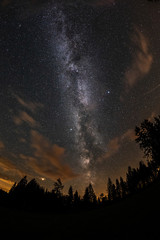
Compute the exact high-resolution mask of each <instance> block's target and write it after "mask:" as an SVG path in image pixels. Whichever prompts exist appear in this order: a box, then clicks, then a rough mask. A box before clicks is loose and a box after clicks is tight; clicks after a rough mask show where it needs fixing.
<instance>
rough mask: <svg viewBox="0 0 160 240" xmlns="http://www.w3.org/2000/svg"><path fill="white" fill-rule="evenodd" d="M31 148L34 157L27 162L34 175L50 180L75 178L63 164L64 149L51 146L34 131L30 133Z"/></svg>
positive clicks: (67, 166) (66, 165)
mask: <svg viewBox="0 0 160 240" xmlns="http://www.w3.org/2000/svg"><path fill="white" fill-rule="evenodd" d="M31 147H32V148H33V149H34V156H33V157H30V158H29V162H30V166H31V167H32V168H33V170H34V171H35V172H36V173H38V174H40V175H42V176H44V177H46V178H49V179H51V180H55V179H56V178H59V177H60V178H62V179H63V180H68V179H72V178H75V177H76V176H77V174H75V173H74V172H73V171H72V169H71V168H70V166H69V165H68V164H66V163H64V157H65V149H64V148H62V147H59V146H58V145H56V144H51V143H50V142H49V141H48V139H46V138H45V137H44V136H42V135H41V134H39V133H38V132H37V131H34V130H32V131H31Z"/></svg>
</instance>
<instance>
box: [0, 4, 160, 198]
mask: <svg viewBox="0 0 160 240" xmlns="http://www.w3.org/2000/svg"><path fill="white" fill-rule="evenodd" d="M159 29H160V2H158V1H157V2H154V1H153V2H152V1H147V0H137V1H135V0H134V1H125V0H86V1H84V0H62V1H60V0H59V1H58V0H57V1H56V0H52V1H42V0H41V1H40V0H39V1H38V0H37V1H36V0H34V1H33V0H24V1H21V0H2V1H1V2H0V114H1V116H0V187H1V188H3V189H5V190H8V189H9V188H10V187H11V186H12V184H13V183H14V182H15V181H19V180H20V179H21V178H22V177H23V176H25V175H27V176H28V179H31V178H36V179H37V181H38V182H39V183H40V185H42V186H44V187H45V188H48V189H49V190H51V189H52V188H53V182H54V181H55V180H56V179H57V178H59V177H60V178H61V179H62V182H63V183H64V185H65V191H67V189H68V187H69V186H70V185H72V186H73V190H76V189H77V190H78V191H79V192H80V193H82V192H83V191H84V189H85V187H86V186H87V185H88V184H89V183H92V184H93V187H94V189H95V192H96V193H97V194H99V193H101V192H104V193H106V188H107V179H108V177H111V178H112V179H113V181H114V180H115V178H119V177H120V176H122V177H125V173H126V171H127V168H128V166H129V165H130V166H131V167H138V163H139V161H140V160H144V159H143V155H142V153H141V151H140V150H139V146H138V145H137V144H136V143H135V135H134V129H135V126H136V125H139V124H140V123H141V122H142V121H143V120H144V119H150V120H151V119H153V117H154V116H156V115H158V114H160V79H159V76H160V31H159ZM144 161H145V160H144Z"/></svg>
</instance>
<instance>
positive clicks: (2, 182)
mask: <svg viewBox="0 0 160 240" xmlns="http://www.w3.org/2000/svg"><path fill="white" fill-rule="evenodd" d="M13 184H14V182H12V181H10V180H7V179H4V178H0V188H1V189H2V190H4V191H6V192H9V190H10V189H11V187H12V186H13Z"/></svg>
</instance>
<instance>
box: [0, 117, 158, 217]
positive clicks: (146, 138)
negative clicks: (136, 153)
mask: <svg viewBox="0 0 160 240" xmlns="http://www.w3.org/2000/svg"><path fill="white" fill-rule="evenodd" d="M135 135H136V140H135V141H136V143H137V144H139V146H140V148H141V150H142V151H143V153H144V157H145V158H146V164H145V163H144V162H143V161H140V162H139V166H138V167H137V168H132V167H130V166H129V167H128V171H127V173H126V179H125V180H124V179H123V178H122V177H120V179H116V181H115V183H113V182H112V180H111V178H108V183H107V184H106V188H107V189H106V190H107V194H106V195H105V194H104V193H101V194H100V196H98V197H97V196H96V194H95V191H94V189H93V186H92V184H91V183H90V184H89V185H88V186H87V187H86V189H85V192H84V195H83V196H82V197H81V196H80V195H79V193H78V191H77V190H75V191H73V188H72V186H70V187H69V189H68V194H66V195H65V194H63V193H62V190H63V188H64V185H63V183H62V181H61V179H60V178H59V179H57V181H55V182H54V184H53V189H52V191H48V190H47V189H44V188H43V187H42V186H40V185H39V184H38V182H37V181H36V179H32V180H31V181H29V182H28V180H27V176H24V177H23V178H22V179H21V180H20V181H19V182H18V183H14V185H13V186H12V187H11V189H10V191H9V192H8V193H7V192H5V191H3V190H2V189H1V190H0V205H1V206H4V207H9V208H16V209H17V208H18V209H23V210H31V211H49V212H68V211H71V212H72V211H79V210H82V209H84V210H89V209H94V208H99V207H101V206H102V207H103V206H108V205H111V204H113V203H116V202H120V201H123V200H124V199H126V198H128V197H129V196H131V195H133V194H136V193H140V192H142V191H143V190H144V189H146V188H148V187H149V186H150V185H152V184H153V183H155V182H157V181H159V180H160V170H159V169H160V116H158V117H155V118H154V120H153V122H151V121H149V120H144V121H143V122H142V123H141V125H140V126H139V127H136V128H135Z"/></svg>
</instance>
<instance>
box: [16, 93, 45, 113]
mask: <svg viewBox="0 0 160 240" xmlns="http://www.w3.org/2000/svg"><path fill="white" fill-rule="evenodd" d="M14 96H15V98H16V99H17V101H18V102H19V104H20V105H21V106H23V107H25V108H27V110H29V111H31V112H35V111H36V110H37V109H38V108H42V107H43V104H41V103H35V102H31V101H24V100H23V99H22V98H20V97H19V96H18V95H16V94H14Z"/></svg>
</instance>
